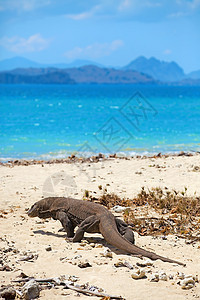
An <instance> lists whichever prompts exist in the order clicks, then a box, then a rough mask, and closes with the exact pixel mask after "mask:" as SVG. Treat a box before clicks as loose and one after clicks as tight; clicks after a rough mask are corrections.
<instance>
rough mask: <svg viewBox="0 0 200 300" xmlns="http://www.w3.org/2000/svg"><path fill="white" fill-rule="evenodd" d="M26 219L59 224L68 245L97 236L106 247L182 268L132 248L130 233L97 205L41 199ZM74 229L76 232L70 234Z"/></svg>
mask: <svg viewBox="0 0 200 300" xmlns="http://www.w3.org/2000/svg"><path fill="white" fill-rule="evenodd" d="M28 215H29V216H30V217H39V218H50V217H52V218H54V219H56V220H60V222H61V223H62V225H63V227H64V229H65V230H66V232H67V237H68V239H69V240H70V241H72V242H80V241H81V239H82V238H83V236H84V232H88V233H101V234H102V235H103V237H104V238H105V240H106V241H107V242H108V243H109V244H111V245H113V246H115V247H116V248H118V249H120V250H123V251H126V252H127V253H130V254H132V255H134V256H140V257H141V256H145V257H148V258H150V259H152V260H157V259H160V260H162V261H164V262H169V263H177V264H179V265H185V264H183V263H181V262H178V261H176V260H172V259H169V258H167V257H163V256H160V255H157V254H156V253H154V252H150V251H146V250H144V249H142V248H139V247H138V246H136V245H134V244H133V243H134V236H133V233H132V231H131V229H130V228H129V227H127V225H126V223H124V222H123V221H120V220H116V219H115V217H114V215H113V214H112V213H111V212H110V211H109V210H108V209H107V208H105V207H104V206H102V205H100V204H97V203H93V202H89V201H82V200H77V199H72V198H64V197H50V198H44V199H42V200H40V201H38V202H36V203H35V204H34V205H33V206H32V207H31V208H30V210H29V211H28ZM76 226H78V227H79V228H78V229H77V231H76V233H75V234H74V228H75V227H76Z"/></svg>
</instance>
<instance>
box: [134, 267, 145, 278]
mask: <svg viewBox="0 0 200 300" xmlns="http://www.w3.org/2000/svg"><path fill="white" fill-rule="evenodd" d="M131 277H132V278H133V279H142V278H146V273H145V271H144V270H143V269H139V268H138V269H134V270H133V271H132V272H131Z"/></svg>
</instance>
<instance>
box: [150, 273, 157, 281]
mask: <svg viewBox="0 0 200 300" xmlns="http://www.w3.org/2000/svg"><path fill="white" fill-rule="evenodd" d="M150 281H151V282H158V281H159V274H158V273H155V274H152V275H151V277H150Z"/></svg>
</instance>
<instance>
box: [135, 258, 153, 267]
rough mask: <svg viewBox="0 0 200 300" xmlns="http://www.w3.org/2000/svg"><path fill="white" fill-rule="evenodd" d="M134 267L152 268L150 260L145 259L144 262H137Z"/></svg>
mask: <svg viewBox="0 0 200 300" xmlns="http://www.w3.org/2000/svg"><path fill="white" fill-rule="evenodd" d="M136 265H137V266H139V267H148V266H153V262H152V261H151V260H150V259H146V260H144V261H139V262H137V263H136Z"/></svg>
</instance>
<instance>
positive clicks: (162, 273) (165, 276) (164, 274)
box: [159, 271, 168, 281]
mask: <svg viewBox="0 0 200 300" xmlns="http://www.w3.org/2000/svg"><path fill="white" fill-rule="evenodd" d="M159 279H160V280H163V281H167V279H168V278H167V274H166V273H165V272H164V271H160V272H159Z"/></svg>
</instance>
